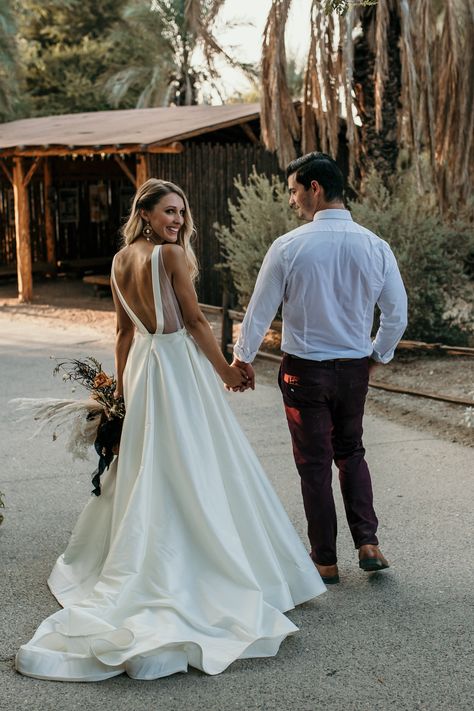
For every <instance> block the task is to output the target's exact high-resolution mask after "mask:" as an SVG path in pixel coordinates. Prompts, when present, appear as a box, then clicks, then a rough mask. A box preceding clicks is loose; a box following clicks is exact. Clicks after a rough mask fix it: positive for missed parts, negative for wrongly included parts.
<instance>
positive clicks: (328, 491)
mask: <svg viewBox="0 0 474 711" xmlns="http://www.w3.org/2000/svg"><path fill="white" fill-rule="evenodd" d="M368 363H369V359H368V358H361V359H355V360H332V361H330V360H328V361H311V360H304V359H301V358H296V357H295V356H290V355H286V354H285V355H284V356H283V360H282V363H281V367H280V373H279V377H278V381H279V385H280V389H281V391H282V394H283V401H284V403H285V412H286V417H287V420H288V427H289V429H290V433H291V439H292V442H293V454H294V458H295V463H296V467H297V469H298V473H299V475H300V478H301V491H302V494H303V502H304V508H305V512H306V518H307V520H308V537H309V540H310V543H311V557H312V559H313V561H314V562H315V563H319V564H320V565H333V564H334V563H336V562H337V554H336V535H337V520H336V509H335V506H334V498H333V494H332V468H331V467H332V462H333V460H334V462H335V464H336V466H337V468H338V469H339V481H340V485H341V492H342V497H343V500H344V506H345V510H346V517H347V522H348V524H349V528H350V531H351V534H352V538H353V539H354V544H355V547H356V548H359V547H360V546H362V545H364V544H366V543H371V544H375V545H377V544H378V540H377V536H376V535H375V534H376V531H377V525H378V521H377V517H376V515H375V511H374V508H373V496H372V484H371V481H370V473H369V469H368V467H367V463H366V461H365V458H364V455H365V449H364V447H363V445H362V417H363V414H364V405H365V398H366V395H367V390H368V382H369V367H368Z"/></svg>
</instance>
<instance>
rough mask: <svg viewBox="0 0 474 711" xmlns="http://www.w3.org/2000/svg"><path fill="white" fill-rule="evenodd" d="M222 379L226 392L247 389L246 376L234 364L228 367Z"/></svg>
mask: <svg viewBox="0 0 474 711" xmlns="http://www.w3.org/2000/svg"><path fill="white" fill-rule="evenodd" d="M222 379H223V381H224V383H225V387H226V390H234V391H236V390H240V389H241V388H243V389H244V390H245V389H246V387H247V375H246V374H245V373H244V372H243V370H241V369H240V368H238V367H237V366H235V365H234V364H232V365H229V367H228V368H227V371H226V374H225V376H224V377H223V378H222Z"/></svg>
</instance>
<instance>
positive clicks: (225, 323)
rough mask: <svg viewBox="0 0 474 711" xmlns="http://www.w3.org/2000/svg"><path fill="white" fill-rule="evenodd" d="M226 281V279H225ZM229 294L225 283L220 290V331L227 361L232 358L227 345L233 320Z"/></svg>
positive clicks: (231, 340)
mask: <svg viewBox="0 0 474 711" xmlns="http://www.w3.org/2000/svg"><path fill="white" fill-rule="evenodd" d="M226 281H227V280H226ZM229 306H230V294H229V289H228V287H227V285H224V290H223V292H222V332H221V351H222V355H223V356H224V358H225V359H226V360H227V361H229V363H231V362H232V360H233V355H232V353H229V351H228V350H227V346H228V345H229V343H230V344H232V343H233V333H232V331H233V325H234V322H233V321H232V319H231V318H230V316H229Z"/></svg>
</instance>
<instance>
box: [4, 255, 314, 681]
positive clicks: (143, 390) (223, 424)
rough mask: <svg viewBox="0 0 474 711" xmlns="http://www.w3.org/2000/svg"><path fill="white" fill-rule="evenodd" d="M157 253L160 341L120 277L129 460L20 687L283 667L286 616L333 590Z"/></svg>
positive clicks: (27, 658) (56, 586) (79, 550)
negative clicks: (250, 661)
mask: <svg viewBox="0 0 474 711" xmlns="http://www.w3.org/2000/svg"><path fill="white" fill-rule="evenodd" d="M160 253H161V250H160V248H159V247H155V248H154V250H153V253H152V259H151V263H152V264H151V268H152V280H153V292H154V300H155V308H156V316H157V331H156V333H149V332H148V331H147V330H146V329H145V328H144V326H143V325H142V324H141V323H140V321H139V320H138V318H137V317H136V315H135V314H134V313H133V311H131V309H130V308H129V306H128V305H127V303H126V302H125V300H124V298H123V296H122V295H121V294H120V292H119V290H118V287H117V284H116V282H115V278H114V273H113V266H112V279H114V285H115V288H116V290H117V293H118V295H119V298H120V300H121V302H122V304H123V307H124V309H125V310H126V312H127V313H128V315H129V316H130V318H131V319H132V321H133V322H134V324H135V326H136V335H135V339H134V341H133V344H132V347H131V350H130V353H129V356H128V360H127V365H126V368H125V373H124V397H125V402H126V408H127V415H126V418H125V421H124V428H123V433H122V441H121V447H120V454H119V456H118V457H117V458H116V459H115V460H114V462H113V464H112V465H111V467H110V470H109V471H108V472H106V474H105V475H104V477H103V483H102V495H101V496H99V497H92V498H91V499H90V501H89V502H88V504H87V505H86V507H85V509H84V510H83V512H82V514H81V515H80V517H79V519H78V521H77V524H76V526H75V528H74V531H73V533H72V537H71V540H70V542H69V545H68V546H67V548H66V551H65V552H64V554H63V555H61V556H60V557H59V559H58V560H57V562H56V565H55V567H54V569H53V571H52V573H51V576H50V578H49V580H48V584H49V587H50V589H51V591H52V593H53V595H55V597H56V598H57V600H58V601H59V603H60V604H61V605H62V606H63V607H64V609H62V610H60V611H58V612H56V613H54V614H53V615H51V616H50V617H48V618H47V619H46V620H45V621H44V622H43V623H42V624H41V625H40V626H39V628H38V629H37V631H36V633H35V635H34V636H33V638H32V639H31V641H30V642H28V643H27V644H25V645H23V646H22V647H21V648H20V650H19V652H18V654H17V658H16V668H17V670H18V671H19V672H21V673H22V674H26V675H29V676H33V677H38V678H42V679H57V680H64V681H97V680H101V679H106V678H108V677H112V676H115V675H117V674H121V673H123V672H126V673H127V674H128V675H129V676H131V677H133V678H135V679H156V678H159V677H163V676H166V675H169V674H174V673H175V672H184V671H186V670H187V668H188V665H191V666H193V667H195V668H197V669H200V670H202V671H204V672H206V673H207V674H218V673H219V672H222V671H223V670H224V669H226V667H227V666H228V665H229V664H231V662H233V661H234V660H236V659H242V658H247V657H263V656H273V655H275V654H276V653H277V651H278V648H279V646H280V644H281V642H282V640H283V639H284V638H285V637H286V636H287V635H289V634H292V633H294V632H296V631H297V629H298V628H297V627H296V626H295V625H294V624H293V623H292V622H291V621H290V620H288V618H287V617H285V615H284V614H283V612H285V611H286V610H289V609H291V608H293V607H294V605H296V604H298V603H301V602H304V601H305V600H309V599H311V598H313V597H315V596H317V595H319V594H320V593H322V592H323V591H324V590H325V586H324V584H323V583H322V581H321V578H320V576H319V574H318V572H317V571H316V569H315V567H314V565H313V563H312V561H311V559H310V557H309V555H308V553H307V551H306V550H305V548H304V546H303V544H302V542H301V541H300V539H299V537H298V535H297V534H296V532H295V530H294V528H293V526H292V524H291V523H290V521H289V519H288V516H287V514H286V513H285V510H284V509H283V506H282V505H281V503H280V501H279V499H278V497H277V496H276V494H275V492H274V491H273V489H272V487H271V485H270V483H269V482H268V480H267V478H266V476H265V474H264V472H263V470H262V468H261V466H260V464H259V462H258V460H257V458H256V456H255V454H254V452H253V451H252V449H251V447H250V444H249V443H248V441H247V439H246V437H245V435H244V434H243V432H242V431H241V429H240V427H239V425H238V423H237V421H236V419H235V417H234V416H233V414H232V412H231V410H230V407H229V406H228V404H227V402H226V400H225V397H224V394H223V388H222V385H221V383H220V382H219V381H218V379H217V376H216V374H215V372H214V369H213V368H212V366H211V364H210V363H209V361H208V360H207V358H206V357H205V356H204V354H203V353H202V352H201V351H200V350H199V348H198V347H197V345H196V343H195V342H194V341H193V339H192V338H191V337H190V336H189V335H188V334H187V333H186V331H185V330H184V329H183V328H182V321H181V320H180V319H181V315H180V311H179V307H178V305H177V302H176V297H175V296H174V292H173V290H172V287H171V284H170V281H169V279H168V277H167V275H166V272H165V270H164V266H163V261H162V258H161V256H160ZM170 331H171V332H170Z"/></svg>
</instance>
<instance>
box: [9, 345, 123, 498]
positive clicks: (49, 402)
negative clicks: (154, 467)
mask: <svg viewBox="0 0 474 711" xmlns="http://www.w3.org/2000/svg"><path fill="white" fill-rule="evenodd" d="M54 360H56V361H57V365H56V367H55V368H54V370H53V375H57V374H59V373H60V372H61V371H63V380H65V381H68V380H69V381H72V382H75V383H79V384H80V385H82V386H83V387H84V388H86V390H88V391H89V399H87V400H63V399H55V398H41V399H33V398H17V399H16V400H12V401H11V402H12V404H14V405H16V407H17V409H18V410H22V411H25V410H27V411H28V415H29V416H33V418H34V419H35V420H36V421H40V422H41V425H40V427H39V429H38V430H37V431H36V432H35V435H37V434H38V433H39V432H41V431H42V430H43V428H44V427H45V426H48V425H53V428H54V431H53V440H56V439H57V438H58V432H59V431H60V430H61V429H65V428H66V429H69V438H68V441H67V443H66V447H67V449H68V451H69V452H70V453H71V454H72V456H73V458H75V459H86V458H87V452H88V449H89V447H90V446H91V445H93V446H94V448H95V451H96V452H97V454H98V456H99V462H98V465H97V468H96V469H95V471H94V472H93V473H92V485H93V487H94V489H93V491H92V493H93V494H95V495H96V496H100V477H101V476H102V474H103V473H104V471H105V469H108V468H109V466H110V464H111V462H112V460H113V458H114V455H115V454H117V453H118V447H119V444H120V437H121V434H122V425H123V418H124V417H125V404H124V401H123V398H116V397H115V396H114V393H115V388H116V381H115V378H114V377H113V376H111V375H107V373H105V372H104V370H103V369H102V364H101V363H99V361H97V360H96V359H95V358H92V357H88V358H85V360H78V359H76V358H75V359H72V360H62V361H58V359H56V358H55V359H54ZM28 415H26V417H28Z"/></svg>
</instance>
